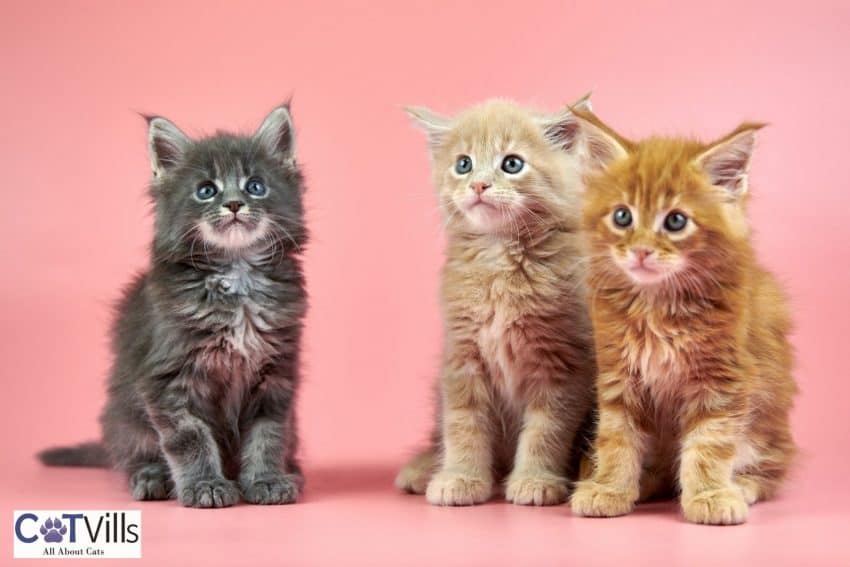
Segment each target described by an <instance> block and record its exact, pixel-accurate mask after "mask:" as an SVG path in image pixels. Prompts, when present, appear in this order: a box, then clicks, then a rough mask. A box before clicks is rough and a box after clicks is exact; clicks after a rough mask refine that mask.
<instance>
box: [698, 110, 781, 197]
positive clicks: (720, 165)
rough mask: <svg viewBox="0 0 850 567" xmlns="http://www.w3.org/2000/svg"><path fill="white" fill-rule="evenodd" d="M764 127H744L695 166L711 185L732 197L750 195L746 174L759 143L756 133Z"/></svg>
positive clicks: (701, 157) (710, 148)
mask: <svg viewBox="0 0 850 567" xmlns="http://www.w3.org/2000/svg"><path fill="white" fill-rule="evenodd" d="M764 126H765V125H764V124H755V123H747V124H742V125H741V126H739V127H738V128H736V129H735V131H734V132H732V133H731V134H729V135H728V136H725V137H724V138H722V139H721V140H719V141H718V142H715V143H714V144H712V145H711V146H710V147H709V148H708V149H707V150H706V151H705V152H703V153H702V154H700V155H699V156H698V157H697V158H696V159H695V160H694V163H695V164H696V165H697V166H698V167H700V168H701V169H702V170H703V171H705V173H706V174H707V175H708V179H709V181H710V182H711V184H712V185H717V186H719V187H723V188H724V189H726V190H727V191H729V192H730V193H731V194H732V196H734V197H740V196H742V195H745V194H746V193H747V189H748V183H747V174H748V173H749V171H750V159H751V158H752V155H753V148H754V147H755V143H756V132H757V131H758V130H760V129H761V128H763V127H764Z"/></svg>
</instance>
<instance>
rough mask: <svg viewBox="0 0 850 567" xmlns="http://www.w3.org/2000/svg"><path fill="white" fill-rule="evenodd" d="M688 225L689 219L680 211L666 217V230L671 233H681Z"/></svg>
mask: <svg viewBox="0 0 850 567" xmlns="http://www.w3.org/2000/svg"><path fill="white" fill-rule="evenodd" d="M687 224H688V217H686V216H685V214H684V213H682V212H680V211H673V212H671V213H670V214H668V215H667V216H666V217H664V229H665V230H668V231H670V232H679V231H680V230H682V229H683V228H685V225H687Z"/></svg>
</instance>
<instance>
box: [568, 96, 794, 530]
mask: <svg viewBox="0 0 850 567" xmlns="http://www.w3.org/2000/svg"><path fill="white" fill-rule="evenodd" d="M579 122H580V128H579V135H578V136H579V137H580V138H581V139H582V140H583V145H584V146H585V147H587V148H588V149H589V153H590V155H591V157H592V159H593V161H594V162H595V163H596V164H597V165H598V166H600V167H602V168H603V170H602V171H599V172H597V173H595V174H592V175H591V176H590V177H589V179H588V180H587V183H588V184H587V189H586V204H585V208H584V221H583V224H584V229H585V231H586V233H587V236H588V241H589V254H590V257H591V260H590V268H589V282H590V286H589V287H590V288H591V290H592V292H591V293H592V299H591V315H592V319H593V324H594V333H595V340H596V346H597V351H596V356H597V361H598V364H599V377H598V379H597V392H598V402H599V412H600V415H599V429H598V434H597V439H596V442H595V459H594V469H595V470H594V471H593V474H592V478H590V479H588V480H584V481H582V482H580V483H579V484H578V486H577V488H576V491H575V493H574V494H573V496H572V509H573V512H574V513H575V514H577V515H580V516H617V515H621V514H626V513H628V512H630V511H631V510H632V508H633V506H634V504H635V502H636V501H637V500H639V499H645V498H649V497H652V496H658V495H662V494H669V493H672V492H673V491H674V490H675V489H677V488H678V489H679V491H680V492H681V503H682V508H683V511H684V515H685V518H686V519H687V520H689V521H691V522H697V523H703V524H737V523H741V522H743V521H745V519H746V517H747V512H748V504H752V503H754V502H756V501H758V500H762V499H765V498H769V497H770V496H772V495H773V494H774V493H775V492H776V490H777V488H778V487H779V485H780V483H781V482H782V480H783V479H784V478H785V476H786V474H787V473H788V468H789V464H790V462H791V459H792V456H793V455H794V453H795V446H794V442H793V440H792V438H791V433H790V430H789V421H788V414H789V411H790V409H791V403H792V396H793V394H794V393H795V392H796V386H795V384H794V380H793V378H792V376H791V365H792V352H791V346H790V345H789V343H788V338H787V337H788V333H789V328H790V320H789V315H788V310H787V306H786V303H787V300H786V298H785V296H784V294H783V292H782V291H781V289H780V286H779V284H778V283H777V281H776V280H775V279H774V277H773V276H771V275H770V274H769V273H767V272H766V271H764V270H763V269H762V268H761V267H759V265H758V264H757V263H756V260H755V254H754V251H753V248H752V244H751V243H750V233H749V228H748V223H747V219H746V207H745V205H746V201H747V197H748V170H749V166H750V158H751V155H752V150H753V145H754V141H755V134H756V131H757V130H758V129H759V128H760V127H761V125H758V124H743V125H741V126H740V127H739V128H737V129H736V130H735V131H733V132H732V133H731V134H729V135H728V136H725V137H723V138H721V139H720V140H718V141H716V142H713V143H710V144H702V143H699V142H696V141H691V140H683V139H675V138H674V139H670V138H649V139H647V140H643V141H641V142H631V141H628V140H626V139H624V138H623V137H621V136H619V135H617V134H616V133H615V132H613V131H612V130H611V129H610V128H608V127H607V126H605V125H604V124H602V123H601V122H600V121H599V120H598V118H596V117H595V116H594V115H592V114H590V113H586V112H583V113H580V119H579Z"/></svg>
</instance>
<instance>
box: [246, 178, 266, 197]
mask: <svg viewBox="0 0 850 567" xmlns="http://www.w3.org/2000/svg"><path fill="white" fill-rule="evenodd" d="M245 191H247V192H248V194H249V195H251V196H253V197H264V196H265V194H266V193H268V192H269V190H268V188H267V187H266V186H265V185H264V184H263V182H262V181H261V180H260V179H258V178H256V177H252V178H251V179H249V180H248V183H246V184H245Z"/></svg>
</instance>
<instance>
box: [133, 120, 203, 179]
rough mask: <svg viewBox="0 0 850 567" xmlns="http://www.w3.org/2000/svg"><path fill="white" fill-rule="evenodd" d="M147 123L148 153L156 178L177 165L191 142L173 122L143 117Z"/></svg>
mask: <svg viewBox="0 0 850 567" xmlns="http://www.w3.org/2000/svg"><path fill="white" fill-rule="evenodd" d="M144 118H145V120H147V121H148V153H149V154H150V158H151V169H152V170H153V174H154V175H155V176H156V177H161V176H162V175H163V174H164V173H165V172H166V171H168V170H169V169H172V168H174V167H175V166H177V164H179V163H180V162H181V161H182V159H183V156H184V155H185V153H186V148H188V147H189V144H191V143H192V141H191V140H190V139H189V137H188V136H187V135H186V134H184V133H183V132H182V131H181V130H180V128H178V127H177V126H175V125H174V123H173V122H171V121H170V120H167V119H165V118H162V117H161V116H144Z"/></svg>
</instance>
